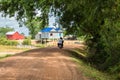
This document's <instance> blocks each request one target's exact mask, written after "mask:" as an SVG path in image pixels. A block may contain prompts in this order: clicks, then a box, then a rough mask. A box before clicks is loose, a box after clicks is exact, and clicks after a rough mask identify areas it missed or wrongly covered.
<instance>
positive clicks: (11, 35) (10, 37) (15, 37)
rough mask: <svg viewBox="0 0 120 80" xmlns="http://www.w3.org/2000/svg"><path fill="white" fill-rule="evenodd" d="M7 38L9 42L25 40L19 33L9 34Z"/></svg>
mask: <svg viewBox="0 0 120 80" xmlns="http://www.w3.org/2000/svg"><path fill="white" fill-rule="evenodd" d="M6 37H7V39H9V40H20V39H24V38H25V36H23V35H21V34H19V33H18V32H7V33H6Z"/></svg>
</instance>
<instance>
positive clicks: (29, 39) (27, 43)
mask: <svg viewBox="0 0 120 80" xmlns="http://www.w3.org/2000/svg"><path fill="white" fill-rule="evenodd" d="M22 44H23V45H31V38H26V39H24V41H23V43H22Z"/></svg>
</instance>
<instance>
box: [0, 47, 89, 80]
mask: <svg viewBox="0 0 120 80" xmlns="http://www.w3.org/2000/svg"><path fill="white" fill-rule="evenodd" d="M66 53H67V52H65V51H64V49H62V50H61V49H58V48H53V47H52V48H44V49H34V50H30V51H27V52H23V53H20V54H16V55H15V56H12V57H9V58H6V59H3V60H1V61H0V80H88V79H87V78H86V77H85V76H83V75H82V73H81V72H80V71H79V70H78V67H77V65H76V63H75V62H73V61H72V60H71V58H70V57H69V56H67V55H66Z"/></svg>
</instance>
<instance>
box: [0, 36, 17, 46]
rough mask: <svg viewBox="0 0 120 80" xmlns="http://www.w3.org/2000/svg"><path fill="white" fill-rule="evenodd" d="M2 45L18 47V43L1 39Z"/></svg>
mask: <svg viewBox="0 0 120 80" xmlns="http://www.w3.org/2000/svg"><path fill="white" fill-rule="evenodd" d="M0 45H11V46H16V45H18V42H17V41H13V40H7V39H6V38H0Z"/></svg>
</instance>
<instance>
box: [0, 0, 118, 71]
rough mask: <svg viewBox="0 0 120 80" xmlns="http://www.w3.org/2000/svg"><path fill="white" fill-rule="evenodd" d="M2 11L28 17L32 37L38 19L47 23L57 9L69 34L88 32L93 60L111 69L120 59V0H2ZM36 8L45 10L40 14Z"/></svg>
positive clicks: (21, 18)
mask: <svg viewBox="0 0 120 80" xmlns="http://www.w3.org/2000/svg"><path fill="white" fill-rule="evenodd" d="M0 11H3V12H4V16H6V15H7V14H9V15H10V17H11V16H14V15H17V20H19V21H21V22H22V21H23V22H24V21H26V22H27V21H28V23H27V24H28V27H29V29H30V31H31V34H33V35H32V37H34V34H35V31H36V30H35V28H36V27H35V26H36V25H34V23H36V22H38V21H39V20H40V22H41V26H45V25H47V24H48V17H49V16H48V14H49V12H54V15H55V16H58V17H59V21H60V24H61V25H62V26H63V27H64V28H65V29H66V32H65V33H66V34H71V33H72V34H74V35H76V36H81V35H83V36H86V44H87V45H88V52H89V56H88V57H89V59H90V61H91V63H92V64H94V65H96V66H97V67H98V68H100V69H101V70H109V68H112V66H115V65H117V64H118V62H120V58H119V56H120V22H119V20H120V0H79V1H78V0H2V1H1V2H0ZM36 11H41V15H40V16H39V17H36V15H37V13H36ZM36 18H38V21H34V20H35V19H36ZM24 19H25V20H24ZM32 31H33V32H32ZM28 42H29V41H28ZM26 43H27V41H26V42H25V44H26Z"/></svg>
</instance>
